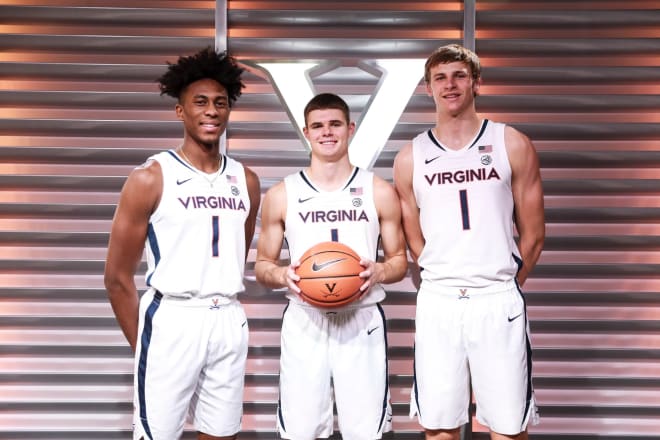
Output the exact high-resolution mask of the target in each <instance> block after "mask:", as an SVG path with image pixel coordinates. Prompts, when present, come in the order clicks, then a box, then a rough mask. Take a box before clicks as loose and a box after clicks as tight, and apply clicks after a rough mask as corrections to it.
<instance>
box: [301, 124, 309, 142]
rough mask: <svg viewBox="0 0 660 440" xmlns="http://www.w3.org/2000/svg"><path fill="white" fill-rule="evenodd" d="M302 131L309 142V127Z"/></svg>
mask: <svg viewBox="0 0 660 440" xmlns="http://www.w3.org/2000/svg"><path fill="white" fill-rule="evenodd" d="M302 131H303V135H305V139H307V140H308V141H309V131H308V130H307V126H305V127H303V129H302ZM310 142H311V141H310Z"/></svg>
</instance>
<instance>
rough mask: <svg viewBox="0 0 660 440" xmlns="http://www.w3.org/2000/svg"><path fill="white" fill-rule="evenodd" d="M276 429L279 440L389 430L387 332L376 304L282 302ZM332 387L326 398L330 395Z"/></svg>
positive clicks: (347, 439)
mask: <svg viewBox="0 0 660 440" xmlns="http://www.w3.org/2000/svg"><path fill="white" fill-rule="evenodd" d="M281 350H282V351H281V358H280V401H279V407H278V411H277V425H278V426H277V427H278V430H279V433H280V435H281V436H282V438H284V439H292V440H313V439H316V438H318V437H329V436H330V435H331V434H332V432H333V427H334V426H333V425H334V423H333V419H334V418H333V409H332V407H333V394H334V401H335V404H336V407H337V416H338V417H337V418H338V424H339V431H341V434H342V438H343V439H344V440H375V439H380V438H381V435H382V433H383V432H387V431H389V430H391V421H392V411H391V408H390V395H389V386H388V378H387V373H388V371H387V329H386V327H385V314H384V313H383V309H382V307H381V306H380V305H378V304H376V305H370V306H366V307H360V308H351V309H344V310H342V311H336V312H335V311H329V310H323V309H318V308H315V307H310V306H304V305H298V304H295V303H293V302H289V305H288V306H287V308H286V310H285V312H284V317H283V322H282V335H281ZM333 389H334V393H333Z"/></svg>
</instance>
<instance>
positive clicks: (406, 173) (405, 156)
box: [394, 142, 413, 182]
mask: <svg viewBox="0 0 660 440" xmlns="http://www.w3.org/2000/svg"><path fill="white" fill-rule="evenodd" d="M412 150H413V144H412V142H409V143H407V144H406V145H404V146H403V148H401V150H399V152H398V153H397V154H396V156H395V157H394V181H395V182H397V181H401V180H406V181H407V180H410V179H411V178H412V177H411V176H412V172H413V153H412Z"/></svg>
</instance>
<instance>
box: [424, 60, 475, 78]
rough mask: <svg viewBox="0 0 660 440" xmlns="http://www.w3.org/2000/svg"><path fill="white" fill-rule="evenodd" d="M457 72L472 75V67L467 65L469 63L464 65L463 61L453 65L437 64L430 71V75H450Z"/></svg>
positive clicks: (452, 63)
mask: <svg viewBox="0 0 660 440" xmlns="http://www.w3.org/2000/svg"><path fill="white" fill-rule="evenodd" d="M455 72H466V73H470V67H469V66H468V65H467V63H464V62H462V61H452V62H451V63H440V64H436V65H435V66H433V67H431V68H430V69H429V73H430V74H431V76H433V75H437V74H441V73H444V74H448V73H455Z"/></svg>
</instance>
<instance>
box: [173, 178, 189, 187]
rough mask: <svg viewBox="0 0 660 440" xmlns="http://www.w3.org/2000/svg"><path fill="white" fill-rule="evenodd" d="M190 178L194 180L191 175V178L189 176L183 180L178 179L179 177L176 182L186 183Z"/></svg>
mask: <svg viewBox="0 0 660 440" xmlns="http://www.w3.org/2000/svg"><path fill="white" fill-rule="evenodd" d="M189 180H192V177H189V178H187V179H183V180H178V179H177V181H176V184H177V185H183V184H184V183H186V182H187V181H189Z"/></svg>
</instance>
